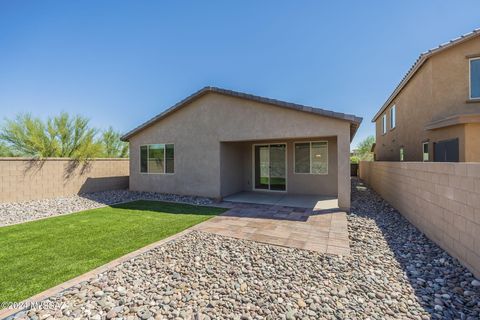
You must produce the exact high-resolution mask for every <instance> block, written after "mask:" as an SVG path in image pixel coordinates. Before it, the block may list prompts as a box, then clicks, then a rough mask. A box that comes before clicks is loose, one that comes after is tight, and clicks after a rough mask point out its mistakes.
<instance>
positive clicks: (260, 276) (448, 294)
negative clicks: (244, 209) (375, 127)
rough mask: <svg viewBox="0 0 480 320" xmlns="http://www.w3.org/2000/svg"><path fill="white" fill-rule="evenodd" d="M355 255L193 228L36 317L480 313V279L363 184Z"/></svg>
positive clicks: (358, 193)
mask: <svg viewBox="0 0 480 320" xmlns="http://www.w3.org/2000/svg"><path fill="white" fill-rule="evenodd" d="M352 200H353V201H352V204H353V207H352V213H351V214H349V216H348V219H349V232H350V240H351V243H350V245H351V256H348V257H342V256H330V255H325V254H319V253H314V252H310V251H306V250H299V249H289V248H282V247H276V246H271V245H265V244H261V243H257V242H253V241H246V240H237V239H232V238H226V237H222V236H218V235H213V234H207V233H201V232H192V233H189V234H187V235H186V236H184V237H182V238H180V239H178V240H176V241H174V242H170V243H168V244H166V245H164V246H161V247H159V248H156V249H154V250H151V251H149V252H147V253H145V254H143V255H141V256H139V257H137V258H135V259H132V260H130V261H128V262H126V263H124V264H122V265H120V266H118V267H116V268H114V269H112V270H110V271H108V272H105V273H103V274H101V275H99V276H97V277H96V278H94V279H92V280H89V281H87V282H83V283H81V284H79V285H77V286H76V287H73V288H71V289H68V290H67V291H64V292H63V293H61V294H59V295H57V296H54V297H51V298H50V299H49V300H48V302H50V303H58V305H62V307H61V308H57V309H51V310H49V309H46V308H44V309H42V308H40V309H35V310H30V311H27V312H22V313H19V314H17V318H31V319H48V320H50V319H53V318H69V319H80V318H90V319H95V320H99V319H105V318H106V319H431V318H433V319H479V316H480V313H479V311H480V282H478V281H477V280H476V279H474V277H473V276H472V274H471V273H469V272H468V270H466V269H465V268H464V267H462V266H461V265H460V264H459V263H458V262H457V261H456V260H455V259H453V258H452V257H450V256H449V255H448V254H447V253H445V252H444V251H443V250H441V249H440V248H438V247H437V246H436V245H435V244H434V243H432V242H431V241H429V240H428V239H427V238H426V237H425V236H423V235H422V234H421V233H420V232H419V231H418V230H417V229H415V228H414V227H413V226H412V225H410V224H409V223H408V222H407V221H406V220H405V219H404V218H402V216H401V215H399V214H398V213H397V212H396V211H395V210H394V209H392V208H391V207H390V206H389V205H388V204H387V203H385V202H384V201H383V200H382V199H381V198H380V197H378V196H377V195H376V194H374V193H373V192H372V191H370V190H369V189H367V188H365V187H364V186H363V185H361V184H360V183H359V182H358V181H356V180H354V183H353V188H352Z"/></svg>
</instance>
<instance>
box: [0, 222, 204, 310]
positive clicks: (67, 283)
mask: <svg viewBox="0 0 480 320" xmlns="http://www.w3.org/2000/svg"><path fill="white" fill-rule="evenodd" d="M207 221H208V220H207ZM201 223H203V222H201ZM201 223H200V224H201ZM196 226H198V224H196V225H194V226H191V227H190V228H188V229H185V230H183V231H181V232H179V233H176V234H174V235H172V236H170V237H168V238H165V239H162V240H159V241H157V242H154V243H151V244H149V245H147V246H145V247H143V248H140V249H138V250H135V251H133V252H130V253H127V254H126V255H124V256H121V257H120V258H117V259H115V260H112V261H110V262H107V263H106V264H104V265H102V266H100V267H97V268H95V269H93V270H91V271H88V272H87V273H84V274H82V275H79V276H77V277H75V278H73V279H70V280H67V281H65V282H63V283H61V284H58V285H56V286H54V287H52V288H50V289H47V290H45V291H42V292H40V293H37V294H36V295H34V296H32V297H30V298H28V299H25V300H23V301H22V302H19V304H20V305H25V306H27V305H28V304H29V303H33V302H40V301H42V300H45V299H47V298H49V297H51V296H54V295H56V294H58V293H60V292H62V291H65V290H66V289H69V288H71V287H73V286H76V285H77V284H79V283H81V282H83V281H86V280H88V279H91V278H93V277H95V276H97V275H99V274H101V273H104V272H106V271H108V270H110V269H112V268H114V267H116V266H118V265H120V264H122V263H124V262H126V261H128V260H131V259H133V258H135V257H137V256H139V255H141V254H143V253H145V252H147V251H150V250H153V249H155V248H157V247H159V246H162V245H164V244H166V243H169V242H171V241H174V240H177V239H178V238H181V237H183V236H185V235H186V234H188V233H190V232H192V231H194V230H195V229H194V228H195V227H196ZM23 310H25V308H5V309H2V310H0V319H5V318H7V317H10V316H12V315H14V314H16V313H18V312H20V311H23Z"/></svg>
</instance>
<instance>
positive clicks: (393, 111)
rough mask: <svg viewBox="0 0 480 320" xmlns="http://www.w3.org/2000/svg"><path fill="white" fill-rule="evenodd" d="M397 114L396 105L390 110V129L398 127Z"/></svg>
mask: <svg viewBox="0 0 480 320" xmlns="http://www.w3.org/2000/svg"><path fill="white" fill-rule="evenodd" d="M396 113H397V107H396V106H395V105H393V106H392V107H391V108H390V129H393V128H395V126H396V121H397V119H396V117H397V115H396Z"/></svg>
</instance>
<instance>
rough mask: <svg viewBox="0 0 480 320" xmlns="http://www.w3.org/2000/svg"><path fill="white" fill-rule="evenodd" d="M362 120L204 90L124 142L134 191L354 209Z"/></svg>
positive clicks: (297, 106) (236, 94)
mask: <svg viewBox="0 0 480 320" xmlns="http://www.w3.org/2000/svg"><path fill="white" fill-rule="evenodd" d="M360 123H361V118H358V117H356V116H353V115H346V114H343V113H337V112H332V111H327V110H324V109H320V108H313V107H307V106H303V105H298V104H293V103H288V102H284V101H279V100H273V99H268V98H263V97H258V96H254V95H249V94H244V93H240V92H235V91H230V90H225V89H220V88H215V87H205V88H203V89H201V90H200V91H198V92H196V93H194V94H193V95H191V96H189V97H188V98H186V99H184V100H183V101H181V102H179V103H177V104H176V105H174V106H173V107H171V108H170V109H168V110H166V111H165V112H163V113H161V114H159V115H158V116H156V117H154V118H153V119H151V120H149V121H147V122H146V123H144V124H142V125H141V126H139V127H137V128H136V129H134V130H132V131H131V132H129V133H127V134H126V135H124V136H123V137H122V140H124V141H128V142H129V143H130V189H132V190H139V191H154V192H161V193H174V194H181V195H198V196H205V197H212V198H217V199H221V198H223V197H225V196H228V195H231V194H235V193H238V192H242V191H258V192H283V193H290V194H318V195H322V196H323V195H325V196H336V197H338V202H339V207H341V208H344V209H348V208H349V207H350V166H349V150H350V142H351V139H352V138H353V136H354V135H355V132H356V131H357V129H358V126H359V125H360Z"/></svg>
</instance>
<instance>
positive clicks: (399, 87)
mask: <svg viewBox="0 0 480 320" xmlns="http://www.w3.org/2000/svg"><path fill="white" fill-rule="evenodd" d="M479 35H480V28H479V29H475V30H473V31H472V32H469V33H466V34H464V35H461V36H460V37H458V38H455V39H452V40H450V41H449V42H446V43H443V44H441V45H439V46H438V47H436V48H432V49H430V50H427V51H425V52H423V53H421V54H420V56H419V57H418V58H417V60H416V61H415V63H414V64H413V65H412V66H411V67H410V69H409V70H408V72H407V73H406V74H405V76H404V77H403V78H402V80H401V81H400V83H399V84H398V85H397V87H396V88H395V90H394V91H393V92H392V94H391V95H390V96H389V97H388V99H387V101H385V103H384V104H383V106H382V107H381V108H380V110H379V111H378V112H377V113H376V114H375V116H374V117H373V119H372V122H375V121H376V120H377V119H378V117H380V115H382V113H383V112H384V111H385V109H386V108H387V107H388V106H389V105H390V104H391V103H392V101H393V100H394V99H395V98H396V96H397V95H398V94H399V93H400V91H402V89H403V88H404V87H405V85H406V84H407V83H408V81H410V79H412V77H413V76H414V75H415V73H416V72H417V71H418V70H419V69H420V67H421V66H422V65H423V64H424V63H425V62H426V61H427V60H428V58H430V57H431V56H433V55H435V54H437V53H440V52H442V51H444V50H447V49H448V48H451V47H453V46H455V45H458V44H460V43H463V42H465V41H468V40H470V39H472V38H474V37H476V36H479Z"/></svg>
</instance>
